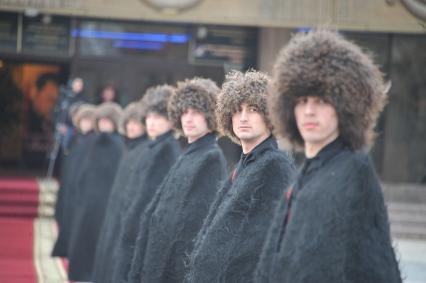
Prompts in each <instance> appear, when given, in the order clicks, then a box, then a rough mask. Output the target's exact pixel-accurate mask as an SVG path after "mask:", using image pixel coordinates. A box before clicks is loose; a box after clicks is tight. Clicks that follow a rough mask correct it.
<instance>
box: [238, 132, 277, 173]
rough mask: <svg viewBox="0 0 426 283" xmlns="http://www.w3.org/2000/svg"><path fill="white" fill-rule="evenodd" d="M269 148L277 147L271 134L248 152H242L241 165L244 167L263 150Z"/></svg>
mask: <svg viewBox="0 0 426 283" xmlns="http://www.w3.org/2000/svg"><path fill="white" fill-rule="evenodd" d="M270 149H278V144H277V141H276V140H275V138H274V137H273V136H272V135H270V136H269V137H268V138H267V139H265V140H264V141H263V142H261V143H260V144H258V145H257V146H256V147H255V148H253V149H252V150H251V151H250V152H249V153H247V154H244V153H242V154H241V157H240V163H241V165H242V166H243V167H246V166H247V165H248V164H249V163H250V162H252V161H255V160H256V158H257V157H258V156H260V155H261V154H262V153H263V152H265V151H267V150H270Z"/></svg>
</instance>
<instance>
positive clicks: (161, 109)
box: [141, 85, 175, 117]
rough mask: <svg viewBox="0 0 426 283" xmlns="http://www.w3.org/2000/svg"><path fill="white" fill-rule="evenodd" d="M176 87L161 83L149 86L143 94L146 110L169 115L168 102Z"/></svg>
mask: <svg viewBox="0 0 426 283" xmlns="http://www.w3.org/2000/svg"><path fill="white" fill-rule="evenodd" d="M174 91H175V89H174V88H173V87H171V86H169V85H160V86H154V87H151V88H149V89H148V90H147V91H146V92H145V95H144V96H143V98H142V100H141V102H142V103H143V105H144V112H145V113H146V114H147V113H149V112H156V113H158V114H160V115H163V116H165V117H168V114H167V102H168V100H169V99H170V97H171V95H172V94H173V93H174Z"/></svg>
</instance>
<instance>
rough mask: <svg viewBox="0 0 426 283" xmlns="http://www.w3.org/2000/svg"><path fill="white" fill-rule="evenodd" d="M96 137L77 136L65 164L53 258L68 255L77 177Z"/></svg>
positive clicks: (91, 135)
mask: <svg viewBox="0 0 426 283" xmlns="http://www.w3.org/2000/svg"><path fill="white" fill-rule="evenodd" d="M94 136H95V133H94V132H89V133H87V134H77V136H76V137H75V138H74V142H73V145H72V147H71V149H70V152H69V154H68V156H67V158H66V162H65V163H64V168H63V174H62V176H63V177H62V179H61V188H60V190H59V192H58V200H57V201H58V204H57V206H56V209H57V216H58V218H57V221H58V228H59V233H58V238H57V239H56V242H55V246H54V247H53V251H52V256H59V257H67V255H68V240H69V235H70V233H71V226H72V219H73V212H74V207H75V197H76V192H77V185H76V180H77V179H78V177H77V176H79V175H80V174H81V172H82V169H83V167H82V166H81V164H82V163H84V160H85V159H86V157H87V154H88V152H89V149H90V146H91V145H90V144H91V142H92V141H93V139H94Z"/></svg>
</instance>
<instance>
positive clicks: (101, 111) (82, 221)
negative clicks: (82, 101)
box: [68, 102, 124, 281]
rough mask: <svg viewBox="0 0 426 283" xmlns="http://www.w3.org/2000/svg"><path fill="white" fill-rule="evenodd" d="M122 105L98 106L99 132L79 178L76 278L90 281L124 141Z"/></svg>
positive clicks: (72, 251)
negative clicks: (118, 130)
mask: <svg viewBox="0 0 426 283" xmlns="http://www.w3.org/2000/svg"><path fill="white" fill-rule="evenodd" d="M121 113H122V109H121V107H120V106H119V105H118V104H116V103H112V102H108V103H103V104H101V105H99V106H98V107H97V109H96V124H95V125H96V126H97V130H98V132H99V133H97V134H96V136H95V138H94V140H93V142H92V143H91V146H90V149H89V152H88V154H87V157H86V159H85V161H84V162H83V164H81V166H82V167H83V173H82V174H81V176H80V177H79V179H78V180H77V186H78V195H77V202H76V207H75V210H74V211H75V212H74V219H73V222H72V230H71V235H70V241H69V247H68V259H69V272H68V278H69V279H70V280H72V281H90V280H91V278H92V269H93V262H94V257H95V251H96V245H97V242H98V237H99V232H100V229H101V226H102V223H103V220H104V216H105V210H106V206H107V202H108V197H109V194H110V191H111V188H112V184H113V181H114V177H115V173H116V171H117V167H118V161H119V160H120V158H121V155H122V152H123V149H124V143H123V141H122V139H121V137H120V136H119V134H118V133H117V128H118V121H119V119H120V115H121Z"/></svg>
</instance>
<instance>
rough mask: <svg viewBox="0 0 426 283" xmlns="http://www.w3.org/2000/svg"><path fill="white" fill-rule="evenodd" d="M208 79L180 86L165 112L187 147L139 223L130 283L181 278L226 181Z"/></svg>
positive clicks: (214, 92) (213, 96)
mask: <svg viewBox="0 0 426 283" xmlns="http://www.w3.org/2000/svg"><path fill="white" fill-rule="evenodd" d="M218 92H219V88H218V87H217V86H216V84H215V83H214V82H213V81H211V80H207V79H199V78H195V79H192V80H189V81H185V82H181V83H179V84H178V87H177V89H176V92H175V93H174V94H173V95H172V98H171V99H170V101H169V105H168V111H169V116H170V119H171V121H172V122H173V126H174V128H175V130H177V131H178V132H179V133H181V134H183V135H184V136H185V137H186V138H187V139H188V144H189V145H188V147H187V148H186V150H185V152H184V153H183V154H182V155H181V156H180V157H179V159H178V160H177V162H176V163H175V165H174V166H173V167H172V168H171V169H170V171H169V173H168V174H167V176H166V177H165V178H164V181H163V183H162V184H161V186H160V188H159V189H158V191H157V193H156V195H155V197H154V199H153V201H151V203H150V204H149V206H148V207H147V210H145V212H144V214H143V216H142V219H141V224H140V227H139V235H138V240H137V244H136V247H135V250H134V255H133V261H132V267H131V271H130V274H129V280H128V281H129V282H135V283H136V282H150V283H155V282H157V283H160V282H163V283H166V282H182V281H183V279H184V276H185V259H186V255H187V254H189V253H191V251H192V246H193V239H194V237H195V236H196V235H197V233H198V231H199V230H200V228H201V225H202V223H203V220H204V218H205V216H206V214H207V212H208V210H209V207H210V205H211V203H212V201H213V199H214V197H215V195H216V193H217V191H218V189H219V188H220V185H221V183H222V181H223V179H225V173H226V170H225V168H226V161H225V157H224V156H223V153H222V151H221V149H220V148H219V146H218V144H217V137H216V134H215V131H216V119H215V113H214V109H215V107H216V95H217V93H218Z"/></svg>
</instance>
